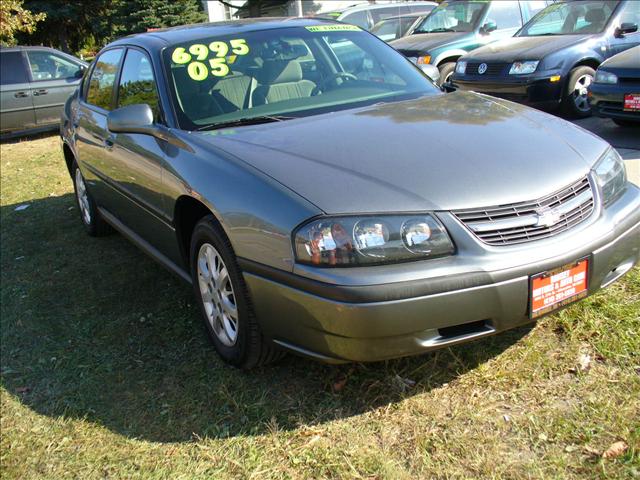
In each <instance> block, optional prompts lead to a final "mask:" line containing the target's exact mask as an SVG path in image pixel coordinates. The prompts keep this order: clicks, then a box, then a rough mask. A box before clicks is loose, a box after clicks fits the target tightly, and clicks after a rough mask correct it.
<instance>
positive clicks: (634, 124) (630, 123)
mask: <svg viewBox="0 0 640 480" xmlns="http://www.w3.org/2000/svg"><path fill="white" fill-rule="evenodd" d="M611 120H613V123H615V124H616V125H618V126H619V127H640V122H634V121H633V120H621V119H619V118H612V119H611Z"/></svg>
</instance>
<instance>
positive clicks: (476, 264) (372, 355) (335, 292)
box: [241, 184, 640, 363]
mask: <svg viewBox="0 0 640 480" xmlns="http://www.w3.org/2000/svg"><path fill="white" fill-rule="evenodd" d="M438 216H439V217H440V218H441V220H442V221H443V223H445V225H446V226H447V228H448V230H449V231H450V233H451V234H452V236H453V238H454V239H456V244H457V249H458V252H457V254H456V255H454V256H452V257H448V258H445V259H434V260H429V261H424V262H414V263H412V264H405V265H403V266H395V265H394V266H387V267H363V268H353V269H350V268H343V269H335V268H334V269H315V270H313V271H311V270H312V269H311V268H310V267H309V269H308V271H303V270H304V269H305V267H300V268H301V270H300V272H299V273H304V276H303V275H296V274H291V273H286V272H282V271H277V272H269V271H267V270H266V269H264V268H261V267H260V266H259V265H257V264H253V263H252V262H248V261H241V267H242V268H243V270H244V272H245V273H244V278H245V280H246V283H247V285H248V287H249V290H250V293H251V296H252V299H253V305H254V309H255V311H256V314H257V316H258V319H259V321H260V323H261V326H262V329H263V332H264V333H265V335H267V336H268V337H270V338H272V339H273V341H274V342H276V343H277V344H279V345H281V346H283V347H285V348H288V349H290V350H293V351H296V352H298V353H301V354H304V355H307V356H311V357H315V358H317V359H320V360H323V361H326V362H333V363H341V362H348V361H376V360H384V359H389V358H396V357H402V356H407V355H415V354H420V353H423V352H427V351H430V350H433V349H436V348H440V347H443V346H449V345H453V344H457V343H461V342H465V341H469V340H472V339H475V338H480V337H484V336H488V335H492V334H495V333H497V332H501V331H504V330H507V329H510V328H514V327H517V326H519V325H523V324H526V323H529V322H530V319H529V315H528V308H529V278H530V276H531V275H534V274H536V273H539V272H544V271H548V270H552V269H554V268H556V267H559V266H562V265H565V264H567V263H570V262H572V261H575V260H576V259H579V258H582V257H586V256H588V257H589V258H590V273H589V294H592V293H594V292H596V291H598V290H599V289H601V288H603V287H605V286H607V285H609V284H610V283H611V282H613V281H615V280H617V279H618V278H619V277H621V276H622V275H624V274H625V273H626V272H628V271H629V270H630V269H631V268H632V267H633V265H635V264H636V263H638V261H639V260H640V189H639V188H638V187H636V186H635V185H633V184H628V188H627V189H626V191H625V193H624V194H623V196H622V197H620V198H619V199H618V200H617V201H616V202H614V203H613V204H611V205H610V206H609V207H608V208H607V209H606V210H603V209H596V211H594V213H593V215H592V216H591V217H590V218H589V219H588V220H586V221H585V222H583V224H581V225H578V226H576V227H575V228H573V229H572V230H569V231H567V232H564V233H562V234H559V235H557V236H556V237H552V238H549V239H545V240H541V241H537V242H532V243H529V244H523V245H519V246H506V247H491V246H488V245H486V244H483V243H482V242H480V241H479V240H478V239H476V238H475V237H474V236H473V235H471V234H470V232H468V231H467V230H466V228H465V227H464V226H463V225H462V224H460V223H459V222H458V221H457V220H456V219H455V218H454V217H453V216H452V215H450V214H447V213H439V214H438ZM336 270H337V271H336ZM385 270H387V271H385ZM313 276H315V277H316V278H309V277H313ZM385 277H387V278H388V279H395V280H398V281H386V282H385V281H383V280H384V278H385ZM402 278H404V279H405V280H404V281H399V280H400V279H402Z"/></svg>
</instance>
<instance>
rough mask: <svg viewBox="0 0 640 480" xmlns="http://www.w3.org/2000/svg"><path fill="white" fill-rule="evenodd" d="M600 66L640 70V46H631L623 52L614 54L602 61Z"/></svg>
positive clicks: (606, 68)
mask: <svg viewBox="0 0 640 480" xmlns="http://www.w3.org/2000/svg"><path fill="white" fill-rule="evenodd" d="M600 68H603V69H605V70H611V69H623V70H635V71H636V72H640V46H638V47H633V48H630V49H628V50H625V51H624V52H622V53H619V54H617V55H614V56H613V57H611V58H609V59H607V60H605V61H604V62H602V64H601V65H600ZM639 76H640V75H639Z"/></svg>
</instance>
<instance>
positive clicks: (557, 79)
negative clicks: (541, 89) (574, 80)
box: [549, 75, 560, 82]
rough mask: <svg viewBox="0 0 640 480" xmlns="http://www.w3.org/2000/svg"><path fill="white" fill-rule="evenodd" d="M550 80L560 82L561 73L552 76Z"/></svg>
mask: <svg viewBox="0 0 640 480" xmlns="http://www.w3.org/2000/svg"><path fill="white" fill-rule="evenodd" d="M549 81H551V82H559V81H560V75H554V76H553V77H551V78H550V79H549Z"/></svg>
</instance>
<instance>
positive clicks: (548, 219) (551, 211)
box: [535, 208, 561, 227]
mask: <svg viewBox="0 0 640 480" xmlns="http://www.w3.org/2000/svg"><path fill="white" fill-rule="evenodd" d="M536 215H538V221H537V222H536V225H535V226H536V227H551V226H553V225H555V224H556V223H558V222H559V221H560V216H561V215H560V212H559V211H558V210H556V209H555V208H540V209H538V210H536Z"/></svg>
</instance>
